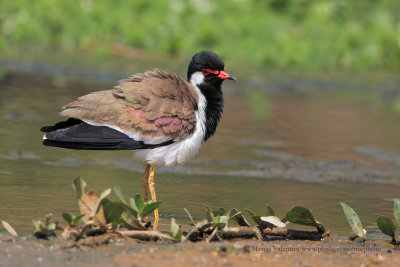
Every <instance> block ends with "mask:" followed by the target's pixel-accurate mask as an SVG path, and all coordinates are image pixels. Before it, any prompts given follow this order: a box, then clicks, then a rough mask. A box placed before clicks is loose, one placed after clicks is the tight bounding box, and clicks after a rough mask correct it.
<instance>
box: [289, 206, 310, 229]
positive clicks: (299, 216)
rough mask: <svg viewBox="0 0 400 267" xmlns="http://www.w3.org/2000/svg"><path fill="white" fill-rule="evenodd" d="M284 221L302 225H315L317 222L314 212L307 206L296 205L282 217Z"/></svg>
mask: <svg viewBox="0 0 400 267" xmlns="http://www.w3.org/2000/svg"><path fill="white" fill-rule="evenodd" d="M281 221H282V222H291V223H296V224H301V225H310V226H315V224H316V222H315V219H314V216H313V214H312V213H311V211H310V210H309V209H307V208H304V207H300V206H296V207H294V208H292V209H291V210H290V211H289V212H288V213H286V215H285V216H284V217H283V218H282V219H281Z"/></svg>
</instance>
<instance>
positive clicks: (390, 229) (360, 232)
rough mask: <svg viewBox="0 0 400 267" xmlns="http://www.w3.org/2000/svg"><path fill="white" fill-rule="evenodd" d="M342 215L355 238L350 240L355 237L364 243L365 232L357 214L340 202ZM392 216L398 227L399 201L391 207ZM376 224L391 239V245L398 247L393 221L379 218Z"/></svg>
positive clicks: (399, 243)
mask: <svg viewBox="0 0 400 267" xmlns="http://www.w3.org/2000/svg"><path fill="white" fill-rule="evenodd" d="M340 204H341V205H342V208H343V211H344V214H345V215H346V218H347V221H348V222H349V225H350V227H351V229H352V230H353V232H354V233H355V234H356V236H354V237H352V238H351V239H355V238H357V237H360V238H362V239H363V240H364V241H365V240H366V239H367V232H366V231H365V229H363V227H362V224H361V220H360V218H359V217H358V214H357V213H356V212H355V211H354V210H353V209H352V208H351V207H350V206H348V205H347V204H345V203H343V202H341V203H340ZM393 214H394V218H395V221H396V222H397V225H398V226H399V227H400V220H399V219H400V199H395V200H394V206H393ZM376 224H377V226H378V227H379V230H381V232H382V233H384V234H385V235H388V236H390V237H391V238H392V240H391V243H392V244H394V245H400V238H399V236H397V234H396V225H395V224H394V223H393V221H392V220H391V219H390V218H389V217H387V216H379V217H378V218H377V220H376Z"/></svg>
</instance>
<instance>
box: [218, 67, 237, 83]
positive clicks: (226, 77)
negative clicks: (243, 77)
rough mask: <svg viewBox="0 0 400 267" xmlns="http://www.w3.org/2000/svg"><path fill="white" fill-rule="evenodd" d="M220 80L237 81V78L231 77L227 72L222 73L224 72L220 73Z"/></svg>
mask: <svg viewBox="0 0 400 267" xmlns="http://www.w3.org/2000/svg"><path fill="white" fill-rule="evenodd" d="M224 70H225V69H224ZM218 78H220V79H223V80H226V79H228V80H233V81H236V78H235V77H233V76H232V75H230V74H229V73H227V72H225V71H222V70H221V71H220V72H219V74H218Z"/></svg>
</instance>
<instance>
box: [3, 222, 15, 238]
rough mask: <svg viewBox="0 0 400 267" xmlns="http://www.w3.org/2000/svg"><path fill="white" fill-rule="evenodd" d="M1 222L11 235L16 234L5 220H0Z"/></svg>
mask: <svg viewBox="0 0 400 267" xmlns="http://www.w3.org/2000/svg"><path fill="white" fill-rule="evenodd" d="M1 224H2V225H3V227H4V229H6V230H7V232H9V233H10V234H11V235H12V236H18V233H17V231H15V229H14V228H13V227H12V226H11V225H10V224H9V223H8V222H6V221H1Z"/></svg>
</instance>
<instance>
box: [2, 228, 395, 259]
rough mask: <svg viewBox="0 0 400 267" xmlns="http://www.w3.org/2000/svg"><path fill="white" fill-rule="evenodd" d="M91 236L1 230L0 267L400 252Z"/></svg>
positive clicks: (375, 247) (331, 244)
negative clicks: (76, 239)
mask: <svg viewBox="0 0 400 267" xmlns="http://www.w3.org/2000/svg"><path fill="white" fill-rule="evenodd" d="M102 238H104V237H97V238H91V239H90V238H89V239H86V240H85V242H82V243H81V244H80V245H79V246H73V247H68V246H66V243H59V242H56V241H51V240H50V241H37V240H36V239H30V238H28V240H23V239H21V238H11V237H10V236H9V235H7V234H1V235H0V266H16V265H18V266H56V265H57V266H93V265H96V266H110V265H114V266H115V265H120V266H155V265H158V266H167V265H168V266H189V265H190V266H199V265H201V266H265V265H276V264H279V265H283V266H289V265H298V266H321V265H322V264H324V265H325V266H337V265H341V264H343V265H350V264H351V265H355V266H369V265H379V264H382V265H384V266H396V263H398V262H399V260H400V253H399V252H398V250H395V249H393V246H392V245H390V244H389V243H387V242H384V241H368V242H367V243H365V244H364V243H359V242H353V241H347V240H343V239H339V238H334V239H333V238H331V239H327V240H324V241H320V242H313V241H269V242H259V241H244V240H236V241H224V242H216V243H206V242H197V243H184V244H154V243H138V242H136V241H134V240H132V239H129V238H128V239H125V238H113V239H110V240H108V241H107V242H105V241H104V239H102Z"/></svg>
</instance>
